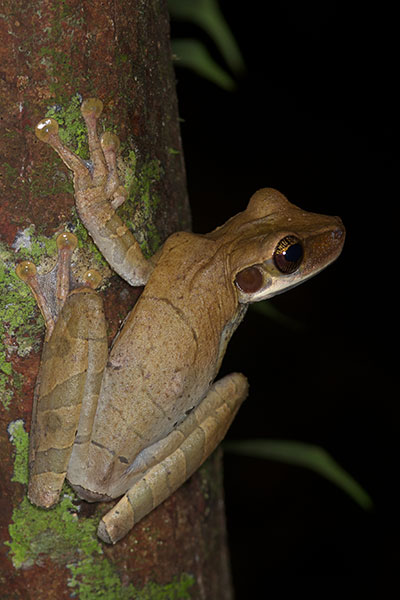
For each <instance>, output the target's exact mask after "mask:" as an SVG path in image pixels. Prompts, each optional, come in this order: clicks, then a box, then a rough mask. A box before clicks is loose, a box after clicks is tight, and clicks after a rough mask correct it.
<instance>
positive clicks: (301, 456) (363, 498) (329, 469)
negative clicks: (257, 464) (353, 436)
mask: <svg viewBox="0 0 400 600" xmlns="http://www.w3.org/2000/svg"><path fill="white" fill-rule="evenodd" d="M224 449H225V450H227V451H228V452H232V453H234V454H242V455H244V456H254V457H257V458H266V459H269V460H277V461H280V462H285V463H288V464H292V465H297V466H300V467H305V468H307V469H311V470H312V471H315V472H316V473H318V474H319V475H322V476H323V477H325V478H326V479H328V480H329V481H331V482H332V483H334V484H335V485H336V486H338V487H339V488H340V489H341V490H342V491H344V492H345V493H346V494H348V495H349V496H350V497H351V498H352V499H353V500H354V501H355V502H356V503H357V504H359V506H361V507H362V508H363V509H364V510H371V509H372V508H373V502H372V499H371V497H370V496H369V494H368V493H367V492H366V491H365V490H364V488H362V487H361V485H360V484H359V483H358V482H357V481H356V480H355V479H354V478H353V477H352V476H351V475H350V474H349V473H347V471H345V470H344V469H343V468H342V467H341V466H340V465H339V464H338V463H337V462H336V461H335V460H334V459H333V458H332V456H331V455H330V454H329V453H328V452H326V450H324V449H323V448H321V447H320V446H316V445H314V444H306V443H304V442H295V441H290V440H264V439H255V440H243V441H237V442H226V443H225V444H224Z"/></svg>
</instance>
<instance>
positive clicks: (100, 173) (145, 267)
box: [36, 98, 153, 286]
mask: <svg viewBox="0 0 400 600" xmlns="http://www.w3.org/2000/svg"><path fill="white" fill-rule="evenodd" d="M102 109H103V103H102V102H101V100H99V99H97V98H89V99H87V100H85V101H84V102H83V103H82V106H81V113H82V116H83V118H84V120H85V123H86V127H87V132H88V142H89V152H90V164H87V163H85V162H84V161H83V160H82V159H81V158H79V157H78V156H76V155H75V154H74V153H73V152H71V150H69V148H67V147H66V146H65V145H64V144H63V143H62V141H61V140H60V137H59V135H58V123H57V121H55V120H54V119H50V118H46V119H42V121H40V122H39V123H38V125H37V126H36V135H37V137H38V138H39V139H40V140H42V141H44V142H46V143H47V144H49V145H50V146H51V147H52V148H53V149H54V150H55V151H56V152H57V153H58V155H59V156H60V157H61V159H62V160H63V161H64V163H65V164H66V165H67V167H68V168H69V169H71V171H73V173H74V188H75V201H76V207H77V210H78V213H79V216H80V218H81V219H82V221H83V223H84V225H85V226H86V228H87V229H88V231H89V233H90V235H91V236H92V238H93V240H94V242H95V243H96V245H97V247H98V248H99V250H100V252H101V253H102V254H103V256H104V257H105V258H106V260H107V262H108V263H109V264H110V266H111V267H112V268H113V269H114V270H115V271H116V272H117V273H118V274H119V275H120V276H121V277H123V278H124V279H125V280H126V281H128V283H130V284H131V285H134V286H138V285H144V284H145V283H146V282H147V280H148V278H149V276H150V273H151V271H152V269H153V266H152V263H151V261H148V260H146V258H145V257H144V256H143V254H142V251H141V249H140V246H139V244H138V243H137V241H136V239H135V238H134V236H133V235H132V233H131V232H130V231H129V229H128V228H127V227H126V225H125V224H124V223H123V222H122V221H121V219H120V218H119V217H118V215H117V214H116V213H115V209H116V208H117V207H118V206H119V205H120V204H121V203H122V202H123V201H124V200H125V198H126V190H125V189H124V187H123V186H122V185H121V183H120V181H119V178H118V173H117V159H116V155H117V152H118V149H119V139H118V137H117V136H116V135H115V134H113V133H111V132H104V133H103V134H102V135H101V137H100V138H99V136H98V134H97V121H98V118H99V116H100V114H101V112H102Z"/></svg>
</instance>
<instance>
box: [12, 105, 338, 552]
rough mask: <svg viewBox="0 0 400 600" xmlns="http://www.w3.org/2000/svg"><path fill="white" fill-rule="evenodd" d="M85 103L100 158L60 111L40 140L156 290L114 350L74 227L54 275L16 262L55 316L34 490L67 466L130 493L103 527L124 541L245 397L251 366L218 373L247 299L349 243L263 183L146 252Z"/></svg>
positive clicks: (85, 215) (108, 137)
mask: <svg viewBox="0 0 400 600" xmlns="http://www.w3.org/2000/svg"><path fill="white" fill-rule="evenodd" d="M81 112H82V115H83V118H84V120H85V123H86V128H87V134H88V143H89V150H90V162H85V161H83V160H81V158H79V157H78V156H76V155H75V154H74V153H73V152H72V151H71V150H69V149H68V148H67V147H66V146H65V145H64V144H63V143H62V141H61V140H60V137H59V135H58V124H57V122H56V121H54V120H53V119H50V118H45V119H43V120H42V121H40V123H39V124H38V125H37V127H36V134H37V137H38V138H39V139H40V140H42V141H43V142H46V143H47V144H49V145H50V146H51V147H52V148H53V149H54V150H55V151H56V152H57V153H58V154H59V156H60V157H61V159H62V160H63V161H64V163H65V164H66V165H67V167H68V168H69V169H70V170H71V171H72V172H73V176H74V189H75V200H76V207H77V210H78V213H79V216H80V218H81V220H82V221H83V223H84V225H85V226H86V228H87V230H88V231H89V233H90V235H91V236H92V238H93V240H94V241H95V243H96V245H97V246H98V248H99V249H100V251H101V252H102V253H103V255H104V256H105V258H106V259H107V261H108V263H109V264H110V265H111V267H112V268H113V269H114V270H115V271H116V272H117V273H118V274H119V275H120V276H121V277H123V278H124V279H125V280H126V281H128V282H129V283H130V284H131V285H132V286H141V285H145V288H144V291H143V293H142V295H141V296H140V298H139V300H138V302H137V303H136V304H135V306H134V308H133V310H132V311H131V313H130V314H129V315H128V317H127V318H126V320H125V322H124V324H123V327H122V328H121V330H120V331H119V333H118V334H117V336H116V338H115V340H114V342H113V344H112V346H111V349H110V351H108V347H107V337H106V321H105V316H104V311H103V303H102V298H101V295H100V294H99V293H98V292H96V287H98V281H97V277H96V274H95V273H94V272H88V274H87V277H86V278H85V281H83V282H80V283H78V282H76V281H74V280H73V278H72V276H71V274H70V260H71V255H72V253H73V250H74V248H75V246H76V238H75V237H74V235H73V234H71V233H68V232H65V233H63V234H61V235H60V236H59V237H58V239H57V244H58V248H59V256H58V264H57V266H56V267H55V268H54V269H53V271H51V272H50V273H49V274H48V276H47V277H45V276H40V277H39V276H38V275H37V272H36V268H35V266H34V265H33V263H31V262H29V261H25V262H23V263H20V264H19V265H18V267H17V272H18V274H19V276H20V277H21V278H22V279H23V280H24V281H26V283H28V284H29V285H30V287H31V290H32V292H33V294H34V295H35V297H36V300H37V302H38V304H39V307H40V309H41V311H42V313H43V316H44V319H45V323H46V338H45V344H44V349H43V354H42V360H41V366H40V371H39V376H38V383H37V386H36V392H35V400H34V408H33V415H32V426H31V435H30V480H29V488H28V495H29V498H30V500H31V501H32V502H33V503H34V504H37V505H38V506H41V507H44V508H49V507H51V506H53V505H54V504H55V503H56V502H57V500H58V497H59V494H60V491H61V487H62V485H63V482H64V479H65V477H66V478H67V479H68V481H69V483H70V484H71V485H72V487H73V488H74V489H75V490H76V492H77V494H78V495H79V496H80V497H81V498H83V499H85V500H87V501H89V502H95V501H111V500H113V499H116V498H120V500H119V501H118V502H117V503H116V505H115V506H114V507H113V508H111V510H109V512H107V513H106V514H105V515H104V516H103V518H102V519H101V521H100V524H99V528H98V535H99V537H100V538H101V539H102V540H104V541H105V542H108V543H115V542H117V541H118V540H120V539H121V538H122V537H123V536H124V535H125V534H126V533H127V532H128V531H129V530H130V529H131V527H133V525H134V524H135V523H137V522H138V521H139V520H140V519H141V518H142V517H143V516H144V515H146V514H147V513H149V512H150V511H151V510H152V509H153V508H155V507H156V506H157V505H158V504H160V503H161V502H163V501H164V500H165V499H166V498H167V497H168V496H169V495H170V494H172V493H173V492H174V491H175V490H176V489H177V488H178V487H179V486H180V485H181V484H182V483H183V482H184V481H185V480H186V479H187V478H188V477H190V475H191V474H192V473H193V472H194V471H195V470H196V469H197V468H198V467H199V466H200V465H201V464H202V463H203V461H204V460H205V459H206V458H207V457H208V456H209V455H210V454H211V452H212V451H213V450H214V449H215V447H216V446H217V445H218V444H219V442H220V441H221V440H222V439H223V437H224V435H225V433H226V431H227V429H228V427H229V426H230V424H231V422H232V420H233V418H234V416H235V414H236V412H237V411H238V409H239V407H240V405H241V403H242V402H243V400H244V399H245V398H246V396H247V390H248V384H247V380H246V378H245V377H244V376H243V375H242V374H240V373H232V374H230V375H227V376H225V377H223V378H222V379H220V380H219V381H216V382H215V383H214V379H215V377H216V375H217V373H218V370H219V368H220V365H221V361H222V358H223V356H224V353H225V350H226V347H227V344H228V342H229V340H230V338H231V336H232V334H233V332H234V331H235V329H236V328H237V326H238V325H239V323H240V322H241V320H242V319H243V317H244V315H245V313H246V310H247V307H248V305H249V304H250V303H251V302H257V301H259V300H264V299H266V298H271V297H272V296H275V295H276V294H279V293H281V292H283V291H285V290H288V289H290V288H292V287H294V286H296V285H298V284H299V283H302V282H303V281H306V280H307V279H309V278H310V277H312V276H313V275H315V274H317V273H319V271H321V269H323V268H325V267H326V266H327V265H328V264H329V263H331V262H332V261H333V260H335V259H336V257H337V256H338V255H339V254H340V252H341V249H342V246H343V242H344V238H345V230H344V227H343V224H342V222H341V220H340V219H339V218H338V217H329V216H323V215H319V214H313V213H310V212H305V211H304V210H301V209H300V208H298V207H296V206H294V205H293V204H291V203H290V202H289V201H288V200H287V199H286V198H285V197H284V196H283V195H282V194H281V193H279V192H278V191H276V190H273V189H268V188H266V189H261V190H259V191H257V192H256V193H255V194H254V195H253V196H252V197H251V199H250V202H249V204H248V206H247V208H246V209H245V210H244V211H243V212H240V213H239V214H237V215H236V216H234V217H232V218H231V219H229V220H228V221H227V222H226V223H225V224H224V225H222V226H221V227H218V228H217V229H215V230H214V231H212V232H211V233H208V234H206V235H198V234H194V233H189V232H178V233H174V234H173V235H171V236H170V237H169V238H168V239H167V240H166V241H165V243H164V245H163V247H162V249H161V250H160V251H158V252H157V253H156V254H155V255H154V256H153V257H151V258H150V259H146V258H145V257H144V255H143V254H142V251H141V249H140V246H139V244H138V242H137V241H136V239H135V238H134V236H133V235H132V233H131V232H130V231H129V230H128V229H127V227H126V226H125V225H124V224H123V222H122V221H121V219H120V218H119V217H118V215H117V214H116V208H117V207H118V206H119V205H120V204H121V203H122V202H123V201H124V200H125V198H126V190H125V189H124V187H123V186H122V185H121V182H120V180H119V176H118V169H117V153H118V148H119V140H118V138H117V136H116V135H115V134H113V133H110V132H105V133H103V134H102V135H101V136H100V137H99V136H98V133H97V120H98V118H99V116H100V114H101V112H102V102H101V101H100V100H99V99H95V98H90V99H87V100H85V101H84V102H83V104H82V107H81Z"/></svg>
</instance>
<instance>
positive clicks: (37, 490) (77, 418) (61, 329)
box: [28, 288, 107, 508]
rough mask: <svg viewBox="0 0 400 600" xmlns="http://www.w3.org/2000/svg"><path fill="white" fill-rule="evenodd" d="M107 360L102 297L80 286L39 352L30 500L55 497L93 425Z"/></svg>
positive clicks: (46, 504)
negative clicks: (74, 455) (39, 362)
mask: <svg viewBox="0 0 400 600" xmlns="http://www.w3.org/2000/svg"><path fill="white" fill-rule="evenodd" d="M106 360H107V337H106V327H105V319H104V313H103V303H102V299H101V297H100V296H99V295H98V294H97V293H96V292H94V291H93V290H90V289H89V288H81V289H79V290H76V291H75V292H72V293H71V295H70V296H69V297H68V298H67V300H66V302H65V304H64V307H63V309H62V311H61V313H60V315H59V317H58V320H57V323H56V325H55V328H54V330H53V333H52V335H51V337H50V340H49V341H48V342H47V344H46V346H45V348H44V352H43V356H42V362H41V368H40V387H39V393H38V397H37V399H36V410H35V412H34V415H33V421H32V428H31V437H30V477H29V488H28V495H29V498H30V500H31V501H32V502H33V503H34V504H37V505H39V506H44V507H46V508H47V507H50V506H52V505H53V504H54V503H55V502H56V501H57V499H58V496H59V493H60V490H61V487H62V484H63V482H64V478H65V475H66V472H67V468H68V463H69V460H70V456H71V452H72V448H73V444H74V443H78V445H79V442H83V441H85V440H86V437H87V435H88V432H89V431H90V429H91V423H92V421H93V418H94V414H95V410H96V404H97V398H98V393H99V389H100V384H101V378H102V371H103V369H104V365H105V363H106ZM79 447H80V448H82V447H84V444H82V445H81V446H79Z"/></svg>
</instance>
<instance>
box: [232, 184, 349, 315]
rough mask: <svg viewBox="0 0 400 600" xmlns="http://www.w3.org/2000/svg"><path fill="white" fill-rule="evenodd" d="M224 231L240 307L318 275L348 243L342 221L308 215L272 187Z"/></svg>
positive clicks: (266, 189) (252, 201)
mask: <svg viewBox="0 0 400 600" xmlns="http://www.w3.org/2000/svg"><path fill="white" fill-rule="evenodd" d="M225 227H226V229H225ZM225 227H223V228H224V229H225V235H226V234H228V237H229V238H230V244H229V246H230V250H229V264H230V272H231V274H232V282H233V283H234V285H235V286H236V288H237V290H238V294H239V301H240V302H241V303H248V302H256V301H258V300H265V299H267V298H271V297H272V296H275V295H276V294H280V293H282V292H284V291H286V290H288V289H290V288H292V287H294V286H296V285H299V284H300V283H302V282H303V281H305V280H306V279H309V278H310V277H312V276H313V275H316V274H317V273H319V272H320V271H321V270H322V269H324V268H325V267H327V266H328V265H329V264H330V263H331V262H333V261H334V260H335V259H336V258H337V257H338V256H339V254H340V252H341V250H342V247H343V244H344V239H345V229H344V226H343V223H342V221H341V220H340V218H339V217H329V216H325V215H319V214H315V213H310V212H306V211H304V210H302V209H300V208H298V207H297V206H294V204H291V203H290V202H289V201H288V200H287V198H285V196H283V195H282V194H281V193H279V192H277V191H276V190H273V189H270V188H265V189H261V190H259V191H258V192H256V193H255V194H254V195H253V196H252V197H251V199H250V202H249V204H248V207H247V209H246V210H245V211H244V212H242V213H240V214H238V215H236V217H233V219H231V220H230V221H228V223H226V225H225Z"/></svg>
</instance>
